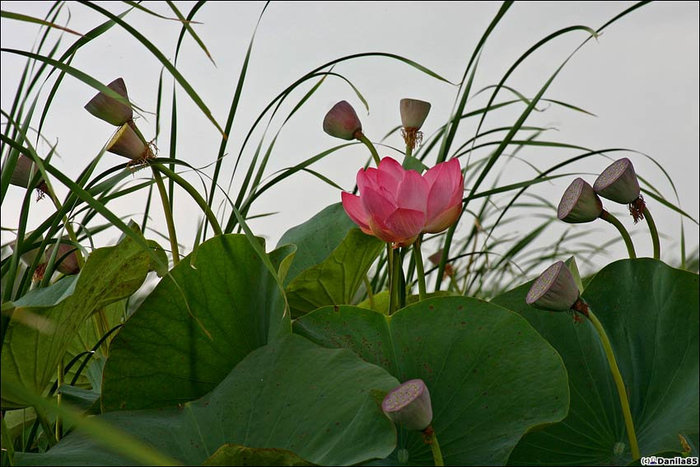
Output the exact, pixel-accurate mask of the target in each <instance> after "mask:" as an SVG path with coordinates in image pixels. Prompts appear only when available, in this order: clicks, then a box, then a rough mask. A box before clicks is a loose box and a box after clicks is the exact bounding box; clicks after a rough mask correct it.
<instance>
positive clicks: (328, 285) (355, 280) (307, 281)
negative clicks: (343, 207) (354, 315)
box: [286, 229, 384, 316]
mask: <svg viewBox="0 0 700 467" xmlns="http://www.w3.org/2000/svg"><path fill="white" fill-rule="evenodd" d="M383 246H384V243H383V242H381V241H380V240H378V239H377V238H375V237H372V236H370V235H366V234H364V233H362V231H361V230H360V229H351V230H350V231H349V232H348V233H347V235H346V236H345V238H344V239H343V241H342V242H341V243H340V245H338V247H337V248H335V249H334V250H333V252H332V253H331V254H330V256H328V257H327V258H326V259H325V260H323V261H322V262H321V263H320V264H317V265H316V266H312V267H310V268H309V269H306V270H304V271H302V272H301V273H299V274H298V275H297V276H296V277H295V278H294V279H293V280H292V281H291V282H290V283H289V285H287V288H286V292H287V300H288V301H289V306H290V307H291V309H292V314H293V316H298V315H301V314H303V313H308V312H309V311H313V310H315V309H316V308H320V307H322V306H326V305H341V304H349V303H351V302H352V299H353V296H354V295H355V292H357V289H358V288H359V287H360V285H361V284H362V281H363V279H364V278H365V277H366V274H367V271H368V270H369V268H370V266H372V263H374V260H375V259H377V256H379V253H380V252H381V251H382V247H383Z"/></svg>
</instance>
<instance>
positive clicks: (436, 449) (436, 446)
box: [423, 425, 445, 466]
mask: <svg viewBox="0 0 700 467" xmlns="http://www.w3.org/2000/svg"><path fill="white" fill-rule="evenodd" d="M423 434H424V435H425V440H426V442H427V443H428V444H430V450H431V451H432V453H433V463H434V464H435V465H436V466H443V465H445V461H444V460H443V459H442V451H441V450H440V443H438V440H437V435H436V434H435V430H434V429H433V427H432V425H429V426H428V428H426V429H425V430H424V431H423Z"/></svg>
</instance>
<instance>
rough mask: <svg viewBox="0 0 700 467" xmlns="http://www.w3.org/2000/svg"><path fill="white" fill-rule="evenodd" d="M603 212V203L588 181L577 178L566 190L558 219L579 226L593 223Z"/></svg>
mask: <svg viewBox="0 0 700 467" xmlns="http://www.w3.org/2000/svg"><path fill="white" fill-rule="evenodd" d="M602 212H603V203H602V202H601V201H600V198H599V197H598V195H596V194H595V191H593V187H591V186H590V185H589V184H588V183H586V181H585V180H584V179H582V178H577V179H576V180H574V181H573V182H571V185H569V187H568V188H567V189H566V191H565V192H564V195H563V196H562V198H561V201H560V202H559V208H558V210H557V217H559V219H561V220H563V221H564V222H569V223H571V224H577V223H581V222H591V221H593V220H595V219H597V218H598V217H599V216H600V215H601V214H602Z"/></svg>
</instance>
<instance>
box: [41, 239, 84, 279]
mask: <svg viewBox="0 0 700 467" xmlns="http://www.w3.org/2000/svg"><path fill="white" fill-rule="evenodd" d="M55 246H56V244H55V243H54V244H52V245H49V246H48V247H47V248H46V257H47V258H50V257H51V255H52V254H53V249H54V247H55ZM55 261H56V263H55V264H56V269H57V270H58V271H60V272H62V273H63V274H65V275H68V276H70V275H72V274H78V273H79V272H80V266H79V265H78V253H77V251H76V247H75V246H73V245H71V244H68V243H63V242H61V243H60V244H59V245H58V252H57V253H56V259H55Z"/></svg>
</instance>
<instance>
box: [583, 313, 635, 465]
mask: <svg viewBox="0 0 700 467" xmlns="http://www.w3.org/2000/svg"><path fill="white" fill-rule="evenodd" d="M586 317H587V318H588V319H589V320H590V321H591V323H592V324H593V327H594V328H595V330H596V331H597V332H598V336H600V340H601V342H602V344H603V350H604V351H605V356H606V357H607V359H608V364H609V365H610V372H611V373H612V376H613V379H614V380H615V386H617V394H618V396H619V397H620V406H621V407H622V415H623V416H624V418H625V427H626V428H627V438H628V439H629V442H630V450H631V451H632V458H633V459H635V460H636V459H639V458H640V454H639V446H638V444H637V435H636V434H635V431H634V422H633V421H632V412H631V411H630V403H629V400H628V399H627V390H626V389H625V382H624V381H623V380H622V375H621V374H620V369H619V368H618V366H617V362H616V361H615V354H613V350H612V346H611V345H610V340H609V339H608V335H607V334H606V333H605V329H603V325H602V324H601V323H600V321H598V318H597V317H596V315H595V314H594V313H593V311H591V310H590V309H589V310H588V313H587V314H586Z"/></svg>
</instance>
